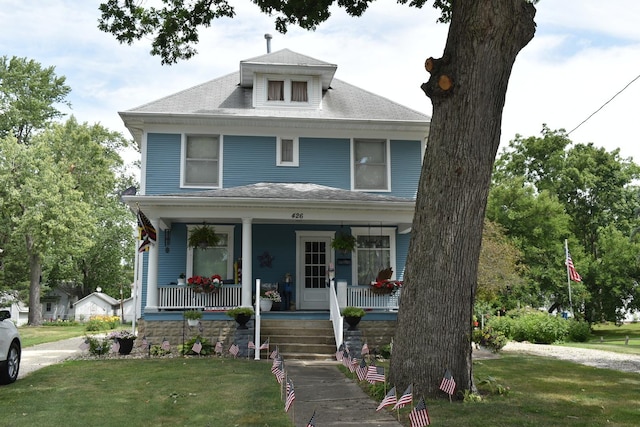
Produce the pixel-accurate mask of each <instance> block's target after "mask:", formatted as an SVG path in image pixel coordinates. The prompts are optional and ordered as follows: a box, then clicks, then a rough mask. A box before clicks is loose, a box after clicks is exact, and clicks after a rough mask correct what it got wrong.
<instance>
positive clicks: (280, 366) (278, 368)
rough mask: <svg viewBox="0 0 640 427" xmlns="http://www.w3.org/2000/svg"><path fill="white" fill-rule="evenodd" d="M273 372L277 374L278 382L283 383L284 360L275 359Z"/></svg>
mask: <svg viewBox="0 0 640 427" xmlns="http://www.w3.org/2000/svg"><path fill="white" fill-rule="evenodd" d="M271 372H272V373H273V375H275V377H276V380H278V384H282V380H284V360H282V359H276V360H274V361H273V366H272V367H271Z"/></svg>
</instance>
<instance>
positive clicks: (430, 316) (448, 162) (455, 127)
mask: <svg viewBox="0 0 640 427" xmlns="http://www.w3.org/2000/svg"><path fill="white" fill-rule="evenodd" d="M452 3H453V11H452V15H451V25H450V28H449V35H448V39H447V44H446V47H445V51H444V55H443V57H442V58H441V59H438V60H432V61H427V64H426V66H427V68H428V69H429V71H430V73H431V78H430V79H429V82H428V83H425V84H424V85H423V90H424V91H425V93H426V94H427V95H428V96H429V97H430V98H431V100H432V103H433V118H432V121H431V129H430V134H429V141H428V145H427V151H426V154H425V159H424V164H423V167H422V175H421V177H420V183H419V190H418V197H417V200H416V212H415V217H414V220H413V237H412V239H411V243H410V247H409V255H408V259H407V264H406V265H407V267H406V270H405V274H404V279H405V287H404V289H403V291H402V298H401V303H400V310H399V314H398V328H397V331H396V336H395V340H394V346H393V355H392V358H391V369H390V380H391V382H392V384H394V385H396V386H397V387H398V389H400V390H402V389H404V388H405V387H406V386H407V385H408V384H410V383H413V384H414V395H416V396H420V395H424V396H425V397H432V398H433V397H438V396H440V397H446V395H445V394H444V393H443V392H441V391H439V385H440V381H441V380H442V377H443V374H444V372H445V369H449V370H450V371H451V373H452V374H453V377H454V379H455V380H456V383H457V391H458V390H469V389H471V388H472V364H471V345H470V339H471V328H472V326H471V320H472V313H473V301H474V296H475V289H476V283H477V269H478V258H479V255H480V243H481V240H482V226H483V219H484V212H485V206H486V201H487V194H488V191H489V185H490V179H491V172H492V168H493V162H494V160H495V155H496V152H497V149H498V145H499V143H500V127H501V122H502V110H503V107H504V99H505V94H506V91H507V84H508V81H509V76H510V75H511V69H512V66H513V63H514V61H515V58H516V56H517V54H518V52H519V51H520V50H521V49H522V48H523V47H524V46H526V45H527V43H528V42H529V41H530V40H531V39H532V38H533V35H534V33H535V23H534V21H533V18H534V16H535V8H534V7H533V5H531V4H529V3H527V2H526V1H525V0H456V1H454V2H452ZM458 397H460V395H458Z"/></svg>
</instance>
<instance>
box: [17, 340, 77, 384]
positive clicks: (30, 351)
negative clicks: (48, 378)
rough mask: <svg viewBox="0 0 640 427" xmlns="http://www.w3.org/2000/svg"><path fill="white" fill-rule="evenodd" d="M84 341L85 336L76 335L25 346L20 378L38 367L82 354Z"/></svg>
mask: <svg viewBox="0 0 640 427" xmlns="http://www.w3.org/2000/svg"><path fill="white" fill-rule="evenodd" d="M82 341H84V337H76V338H69V339H66V340H61V341H56V342H50V343H46V344H38V345H34V346H31V347H26V348H23V349H22V360H21V361H20V372H19V373H18V378H19V379H20V378H24V377H25V375H27V374H29V373H31V372H33V371H35V370H37V369H40V368H44V367H45V366H49V365H53V364H56V363H59V362H62V361H63V360H66V359H68V358H70V357H73V356H77V355H79V354H81V353H82V350H81V349H80V344H82Z"/></svg>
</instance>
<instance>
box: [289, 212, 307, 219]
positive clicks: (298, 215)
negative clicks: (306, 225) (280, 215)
mask: <svg viewBox="0 0 640 427" xmlns="http://www.w3.org/2000/svg"><path fill="white" fill-rule="evenodd" d="M291 218H293V219H303V218H304V214H303V213H302V212H294V213H292V214H291Z"/></svg>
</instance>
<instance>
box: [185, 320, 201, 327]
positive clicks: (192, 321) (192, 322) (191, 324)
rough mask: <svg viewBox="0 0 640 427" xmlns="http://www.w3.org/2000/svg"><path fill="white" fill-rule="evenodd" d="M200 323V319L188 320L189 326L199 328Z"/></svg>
mask: <svg viewBox="0 0 640 427" xmlns="http://www.w3.org/2000/svg"><path fill="white" fill-rule="evenodd" d="M198 322H200V320H199V319H187V323H188V324H189V326H198Z"/></svg>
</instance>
